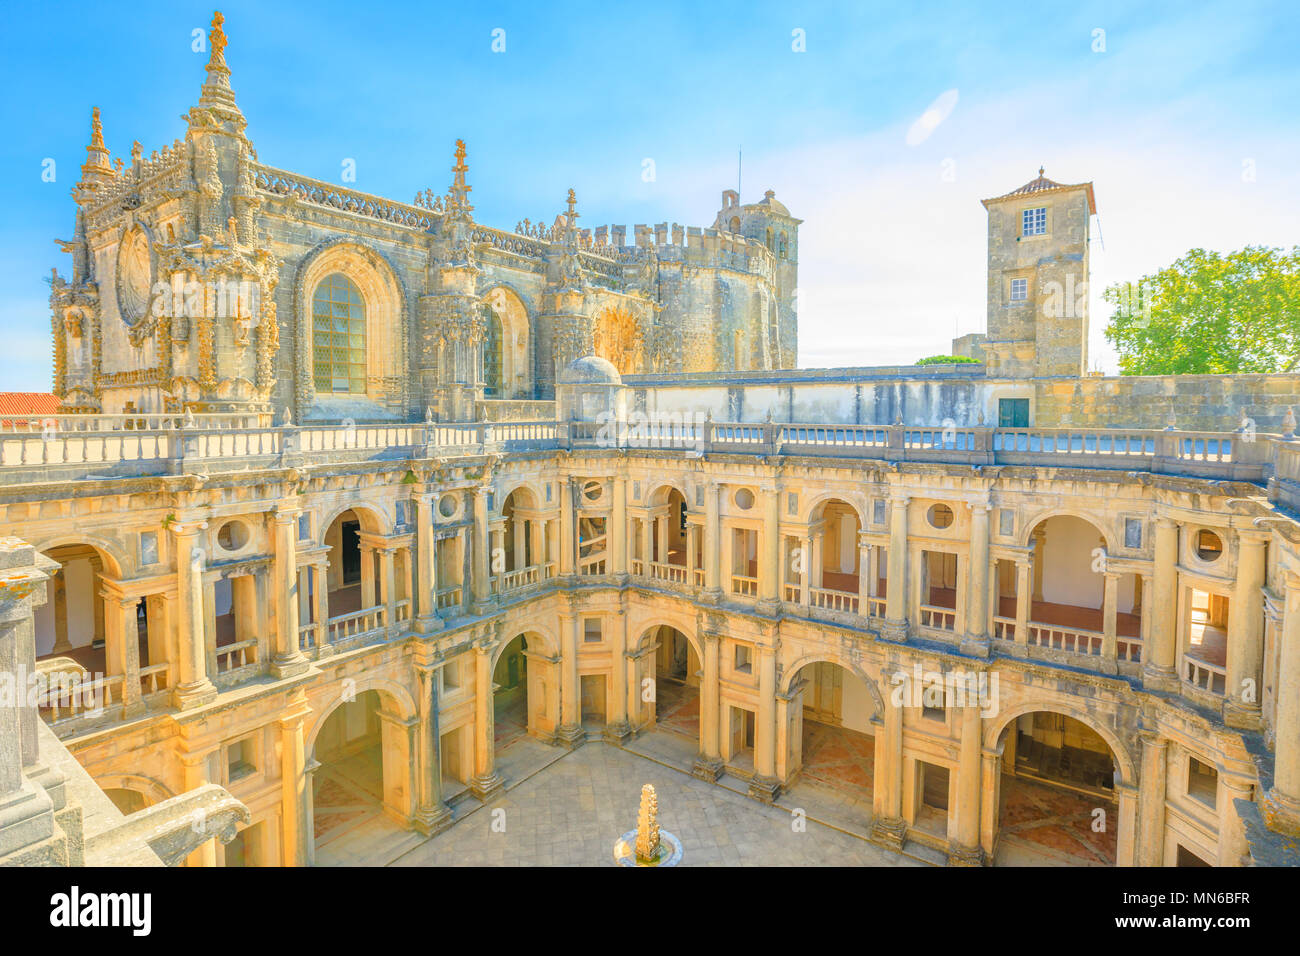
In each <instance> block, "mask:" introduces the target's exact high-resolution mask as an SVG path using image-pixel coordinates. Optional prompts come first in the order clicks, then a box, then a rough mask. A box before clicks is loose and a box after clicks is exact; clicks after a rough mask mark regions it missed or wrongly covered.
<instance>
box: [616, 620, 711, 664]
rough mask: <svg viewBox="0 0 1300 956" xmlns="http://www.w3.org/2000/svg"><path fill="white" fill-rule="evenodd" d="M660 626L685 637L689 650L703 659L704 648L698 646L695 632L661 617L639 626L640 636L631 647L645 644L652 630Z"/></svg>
mask: <svg viewBox="0 0 1300 956" xmlns="http://www.w3.org/2000/svg"><path fill="white" fill-rule="evenodd" d="M661 627H671V628H672V629H673V630H674V631H676V632H677V633H678V634H680V635H682V637H684V638H686V642H687V643H688V644H690V646H691V650H693V651H694V652H695V654H696V656H697V657H699V659H700V660H701V661H702V660H704V649H703V648H702V647H701V646H700V642H699V640H698V639H697V638H696V636H695V634H694V633H692V632H691V631H690V630H689V629H687V628H684V627H682V626H681V624H680V622H672V621H665V620H662V619H656V620H655V622H654V623H653V624H646V625H644V626H642V627H640V628H639V631H640V635H641V636H640V637H638V638H637V639H636V643H634V644H633V645H632V648H633V649H637V648H640V647H641V646H642V645H643V644H645V643H646V642H647V641H649V640H650V634H651V633H652V632H653V631H657V630H658V629H659V628H661Z"/></svg>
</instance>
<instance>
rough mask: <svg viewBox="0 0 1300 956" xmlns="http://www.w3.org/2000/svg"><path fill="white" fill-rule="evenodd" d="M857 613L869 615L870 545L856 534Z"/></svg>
mask: <svg viewBox="0 0 1300 956" xmlns="http://www.w3.org/2000/svg"><path fill="white" fill-rule="evenodd" d="M858 614H860V615H861V616H862V617H870V615H871V545H870V544H868V543H867V541H866V539H865V538H863V537H862V535H861V533H859V534H858Z"/></svg>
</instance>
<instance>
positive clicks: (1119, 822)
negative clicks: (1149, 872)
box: [1115, 780, 1138, 866]
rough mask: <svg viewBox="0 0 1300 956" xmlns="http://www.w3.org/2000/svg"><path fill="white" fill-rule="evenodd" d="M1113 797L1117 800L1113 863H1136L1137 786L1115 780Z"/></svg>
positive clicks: (1120, 864)
mask: <svg viewBox="0 0 1300 956" xmlns="http://www.w3.org/2000/svg"><path fill="white" fill-rule="evenodd" d="M1115 799H1116V800H1117V801H1118V802H1119V809H1118V811H1117V813H1118V817H1117V819H1116V820H1115V828H1116V829H1115V865H1116V866H1135V865H1136V864H1137V826H1138V824H1137V820H1138V788H1137V787H1135V786H1133V785H1132V784H1131V783H1124V782H1121V781H1118V780H1117V781H1115Z"/></svg>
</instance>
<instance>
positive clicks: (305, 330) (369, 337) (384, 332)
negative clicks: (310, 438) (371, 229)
mask: <svg viewBox="0 0 1300 956" xmlns="http://www.w3.org/2000/svg"><path fill="white" fill-rule="evenodd" d="M336 272H337V273H341V274H342V275H344V276H346V277H347V278H348V279H349V280H350V281H351V282H352V283H353V284H354V285H355V286H356V287H357V289H358V290H359V291H360V293H361V298H362V301H363V302H364V303H365V313H366V317H365V325H366V393H365V395H364V396H353V397H361V398H366V399H369V400H371V401H374V402H377V403H379V404H388V403H389V401H390V400H400V401H401V402H402V403H403V404H405V395H404V394H390V393H389V392H388V391H387V389H389V388H390V387H393V388H398V389H401V390H403V391H404V388H405V386H404V384H399V385H396V386H389V385H386V384H384V383H388V382H397V383H405V381H406V376H405V374H404V370H405V368H406V339H407V335H406V329H407V302H408V296H407V295H406V290H405V289H404V288H403V287H402V283H401V280H400V279H399V278H398V274H397V271H396V270H395V269H394V268H393V266H392V264H391V263H389V261H388V260H387V259H386V258H384V256H383V255H381V254H380V253H379V252H377V251H375V250H374V249H372V248H370V247H369V246H368V245H366V244H364V243H362V242H358V241H357V240H355V239H352V238H351V237H346V236H334V237H331V238H330V239H327V240H326V241H325V242H322V243H321V244H320V245H318V246H317V247H316V248H315V249H313V250H312V251H311V252H309V253H308V254H307V256H306V257H305V258H304V259H303V261H302V263H301V264H300V265H299V267H298V276H297V281H296V283H295V286H294V318H295V329H296V342H295V344H296V347H297V363H296V364H297V368H296V369H295V371H296V374H297V381H296V386H297V387H296V397H297V403H298V408H297V417H298V420H299V421H302V420H304V419H305V418H306V415H307V412H308V411H309V410H310V409H311V407H312V405H313V403H314V400H315V396H316V386H315V379H314V374H313V358H312V355H313V353H312V343H313V331H314V328H313V322H312V297H313V295H314V294H315V291H316V287H317V286H318V285H319V284H320V282H321V280H323V279H324V278H325V277H326V276H329V275H332V274H333V273H336Z"/></svg>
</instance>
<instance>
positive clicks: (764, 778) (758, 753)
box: [749, 644, 781, 803]
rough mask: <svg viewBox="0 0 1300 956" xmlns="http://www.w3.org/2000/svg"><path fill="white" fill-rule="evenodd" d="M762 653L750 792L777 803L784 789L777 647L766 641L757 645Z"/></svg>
mask: <svg viewBox="0 0 1300 956" xmlns="http://www.w3.org/2000/svg"><path fill="white" fill-rule="evenodd" d="M755 654H757V656H758V662H757V663H758V715H757V717H756V719H755V725H754V776H753V779H751V780H750V782H749V795H750V796H751V797H753V798H754V799H756V800H760V801H762V802H763V803H773V802H774V801H775V800H776V796H777V794H778V793H779V792H780V790H781V781H779V780H778V779H776V649H775V648H773V647H769V646H767V645H765V644H759V645H758V646H757V647H756V648H755Z"/></svg>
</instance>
